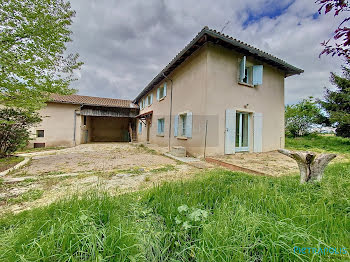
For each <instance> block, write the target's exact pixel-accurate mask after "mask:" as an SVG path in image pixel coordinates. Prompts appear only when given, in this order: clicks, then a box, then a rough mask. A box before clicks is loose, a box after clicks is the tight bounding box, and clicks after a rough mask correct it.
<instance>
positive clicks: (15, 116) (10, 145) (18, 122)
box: [0, 107, 40, 158]
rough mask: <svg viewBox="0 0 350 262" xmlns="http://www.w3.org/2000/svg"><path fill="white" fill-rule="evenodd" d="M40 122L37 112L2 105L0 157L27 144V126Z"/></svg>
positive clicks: (0, 113)
mask: <svg viewBox="0 0 350 262" xmlns="http://www.w3.org/2000/svg"><path fill="white" fill-rule="evenodd" d="M39 122H40V117H39V115H38V114H37V113H33V112H28V111H24V110H20V109H14V108H7V107H4V108H2V109H0V158H2V157H5V156H7V155H10V154H12V153H13V152H15V151H16V150H17V149H19V148H23V147H25V146H26V145H27V144H28V141H29V139H30V133H29V131H28V129H29V127H31V126H33V125H35V124H36V123H39Z"/></svg>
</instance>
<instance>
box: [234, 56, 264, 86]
mask: <svg viewBox="0 0 350 262" xmlns="http://www.w3.org/2000/svg"><path fill="white" fill-rule="evenodd" d="M239 82H240V83H245V84H248V85H252V86H253V85H254V86H256V85H262V82H263V66H262V65H253V64H252V63H249V62H247V59H246V57H245V56H244V57H243V58H242V60H241V61H240V64H239Z"/></svg>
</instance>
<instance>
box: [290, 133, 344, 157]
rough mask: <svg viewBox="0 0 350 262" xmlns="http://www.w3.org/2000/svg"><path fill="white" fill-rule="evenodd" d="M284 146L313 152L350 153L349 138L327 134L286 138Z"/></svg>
mask: <svg viewBox="0 0 350 262" xmlns="http://www.w3.org/2000/svg"><path fill="white" fill-rule="evenodd" d="M286 148H290V149H293V150H304V151H306V150H309V151H315V152H324V151H326V152H334V153H343V154H350V139H349V138H342V137H336V136H329V135H316V134H311V135H308V136H305V137H298V138H288V137H287V138H286Z"/></svg>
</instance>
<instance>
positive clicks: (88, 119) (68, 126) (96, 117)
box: [29, 95, 139, 147]
mask: <svg viewBox="0 0 350 262" xmlns="http://www.w3.org/2000/svg"><path fill="white" fill-rule="evenodd" d="M138 112H139V109H138V106H137V105H135V104H134V103H133V102H132V101H130V100H121V99H111V98H101V97H91V96H79V95H68V96H61V95H52V97H51V99H50V101H49V102H48V103H47V106H46V107H45V108H44V109H42V110H40V112H39V113H40V115H41V117H42V122H41V123H40V124H39V125H37V126H35V127H34V128H32V134H33V140H32V141H31V142H30V145H29V147H55V146H67V147H70V146H75V145H79V144H82V143H89V142H115V141H118V142H128V141H130V140H131V139H133V138H132V132H130V131H131V130H132V129H134V130H135V120H134V118H135V116H136V115H137V114H138ZM134 139H136V134H134Z"/></svg>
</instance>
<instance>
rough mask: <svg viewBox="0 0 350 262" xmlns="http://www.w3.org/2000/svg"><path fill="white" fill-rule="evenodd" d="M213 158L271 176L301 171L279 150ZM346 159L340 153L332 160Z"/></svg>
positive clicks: (294, 162) (293, 161) (340, 160)
mask: <svg viewBox="0 0 350 262" xmlns="http://www.w3.org/2000/svg"><path fill="white" fill-rule="evenodd" d="M213 158H214V159H218V160H221V161H224V162H227V163H229V164H232V165H235V166H239V167H243V168H247V169H251V170H254V171H257V172H260V173H264V174H266V175H270V176H277V177H278V176H284V175H293V174H296V173H299V168H298V165H297V163H296V161H295V160H293V159H291V158H290V157H287V156H285V155H283V154H281V153H279V152H277V151H271V152H264V153H236V154H234V155H226V156H218V157H213ZM346 160H347V156H345V155H341V154H338V155H337V158H336V159H335V160H333V161H332V162H342V161H346Z"/></svg>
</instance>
